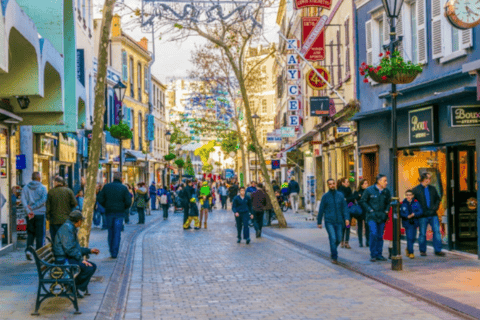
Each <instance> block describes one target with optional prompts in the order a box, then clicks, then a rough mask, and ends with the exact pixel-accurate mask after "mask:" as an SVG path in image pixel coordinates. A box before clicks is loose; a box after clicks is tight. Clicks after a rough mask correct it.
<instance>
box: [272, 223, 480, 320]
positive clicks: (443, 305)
mask: <svg viewBox="0 0 480 320" xmlns="http://www.w3.org/2000/svg"><path fill="white" fill-rule="evenodd" d="M263 232H265V233H266V234H267V235H269V236H271V237H272V238H277V239H281V240H284V241H286V242H288V243H291V244H293V245H295V246H297V247H300V248H302V249H305V250H307V251H309V252H311V253H314V254H316V255H318V256H320V257H321V258H324V259H326V260H330V253H328V252H325V251H322V250H320V249H317V248H314V247H312V246H309V245H307V244H305V243H302V242H299V241H297V240H294V239H291V238H289V237H286V236H284V235H281V234H279V233H276V232H275V231H272V230H269V229H264V230H263ZM342 260H343V261H340V260H339V261H338V265H339V266H341V267H343V268H345V269H347V270H350V271H352V272H355V273H358V274H360V275H362V276H364V277H367V278H369V279H372V280H375V281H377V282H380V283H382V284H384V285H386V286H388V287H390V288H392V289H395V290H397V291H400V292H403V293H404V294H406V295H409V296H411V297H415V298H416V299H419V300H422V301H424V302H426V303H428V304H431V305H434V306H435V307H437V308H439V309H441V310H444V311H446V312H449V313H451V314H453V315H455V316H457V317H460V318H463V319H472V320H473V319H480V310H479V309H477V308H474V307H472V306H469V305H466V304H463V303H461V302H458V301H456V300H453V299H451V298H448V297H445V296H442V295H440V294H437V293H435V292H432V291H428V290H425V289H422V288H420V287H417V286H414V285H412V284H410V283H408V282H406V281H403V280H399V279H396V278H393V277H390V276H388V275H385V274H379V273H377V272H375V273H374V272H370V271H369V270H365V269H362V268H359V267H356V266H355V262H354V261H351V260H347V259H342Z"/></svg>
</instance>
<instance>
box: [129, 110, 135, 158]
mask: <svg viewBox="0 0 480 320" xmlns="http://www.w3.org/2000/svg"><path fill="white" fill-rule="evenodd" d="M130 121H131V123H132V131H133V139H132V140H130V141H131V149H135V111H134V110H132V109H130Z"/></svg>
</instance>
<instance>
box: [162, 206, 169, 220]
mask: <svg viewBox="0 0 480 320" xmlns="http://www.w3.org/2000/svg"><path fill="white" fill-rule="evenodd" d="M162 209H163V218H164V219H167V218H168V204H162Z"/></svg>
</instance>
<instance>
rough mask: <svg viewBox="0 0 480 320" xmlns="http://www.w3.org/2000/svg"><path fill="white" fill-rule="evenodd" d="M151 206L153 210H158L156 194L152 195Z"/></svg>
mask: <svg viewBox="0 0 480 320" xmlns="http://www.w3.org/2000/svg"><path fill="white" fill-rule="evenodd" d="M150 204H151V208H152V210H157V197H156V195H155V194H151V195H150Z"/></svg>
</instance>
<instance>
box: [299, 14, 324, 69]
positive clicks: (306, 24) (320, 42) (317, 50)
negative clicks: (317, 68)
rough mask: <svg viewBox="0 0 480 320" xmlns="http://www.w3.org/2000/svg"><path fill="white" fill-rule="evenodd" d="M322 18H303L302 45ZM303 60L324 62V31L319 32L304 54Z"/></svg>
mask: <svg viewBox="0 0 480 320" xmlns="http://www.w3.org/2000/svg"><path fill="white" fill-rule="evenodd" d="M320 19H322V17H303V18H302V45H303V44H304V43H305V42H306V41H307V38H308V36H309V35H310V33H311V32H312V31H313V29H314V28H315V26H316V25H317V23H318V22H319V21H320ZM322 21H323V19H322ZM305 59H307V60H309V61H318V60H325V29H324V28H322V30H321V31H320V32H319V34H318V36H317V37H316V38H315V40H314V41H313V44H311V45H310V48H309V49H308V50H307V51H306V53H305Z"/></svg>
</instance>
